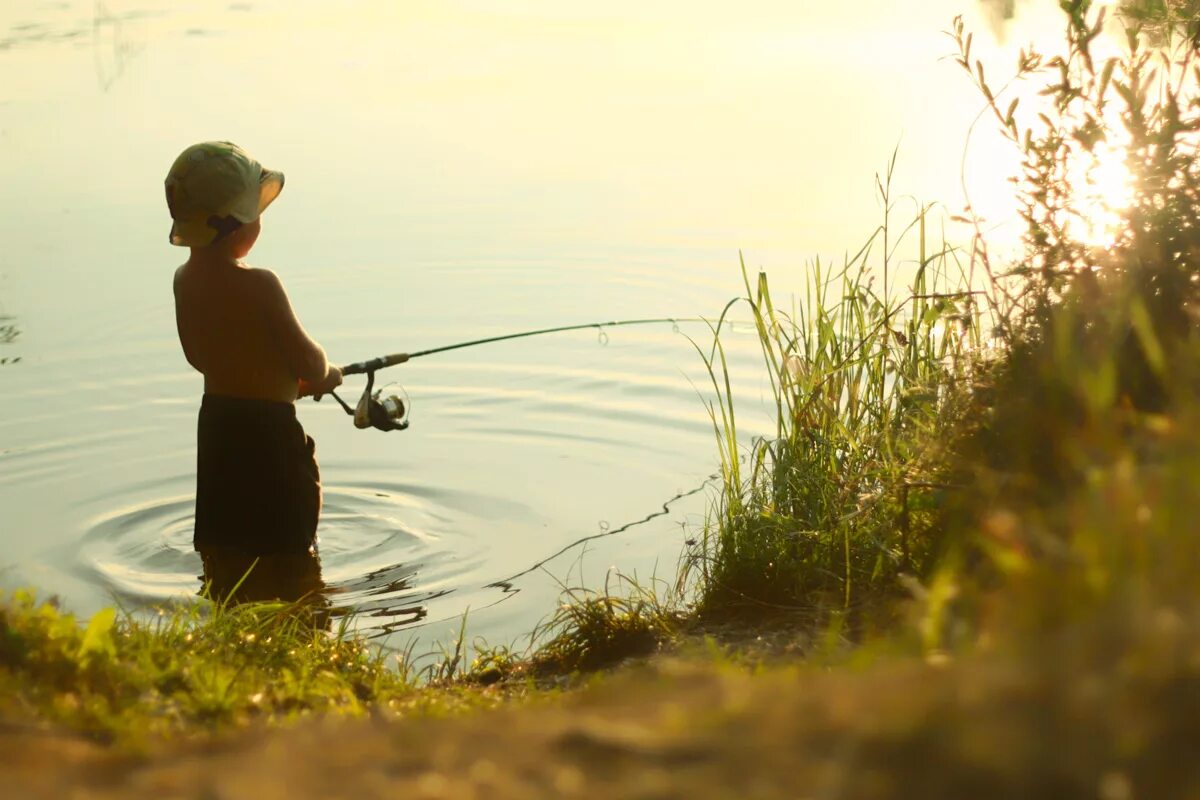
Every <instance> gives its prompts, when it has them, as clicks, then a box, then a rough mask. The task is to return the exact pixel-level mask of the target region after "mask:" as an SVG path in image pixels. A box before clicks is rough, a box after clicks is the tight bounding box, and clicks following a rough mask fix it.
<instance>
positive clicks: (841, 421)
mask: <svg viewBox="0 0 1200 800" xmlns="http://www.w3.org/2000/svg"><path fill="white" fill-rule="evenodd" d="M894 166H895V158H893V160H892V163H891V164H890V165H889V168H888V171H887V174H886V176H885V177H883V178H881V179H880V180H879V182H878V189H879V193H880V198H881V200H882V203H883V207H884V221H883V224H882V225H881V226H880V228H879V229H878V230H877V231H876V233H875V234H874V235H873V236H872V237H871V238H870V240H869V241H868V242H867V244H866V245H865V246H864V247H863V248H862V249H861V250H860V251H859V252H858V253H857V254H855V255H854V256H853V257H849V258H847V259H846V261H845V263H844V264H843V265H842V267H841V268H840V269H835V270H828V269H827V268H826V267H825V266H824V265H823V264H822V263H821V261H820V260H817V261H816V262H814V263H813V264H812V265H811V267H810V269H809V270H808V272H807V294H806V295H805V297H804V299H803V300H802V301H801V302H800V304H799V307H798V308H796V309H795V310H793V311H792V312H791V313H787V312H785V311H784V310H782V309H781V308H779V306H778V305H777V304H776V303H775V301H774V300H773V299H772V296H771V292H770V288H769V285H768V281H767V277H766V275H765V274H760V275H759V276H758V278H757V281H755V282H753V283H752V282H751V280H750V278H749V276H748V274H747V273H746V270H745V265H744V263H743V266H742V272H743V278H744V281H745V287H746V293H747V294H746V296H745V297H744V298H742V300H743V301H744V303H745V304H746V305H748V307H749V309H750V311H751V313H752V315H753V319H754V324H755V327H756V330H757V333H758V339H759V343H760V344H761V347H762V353H763V359H764V364H765V367H766V373H767V375H768V377H769V378H770V382H771V389H772V395H773V400H774V416H775V431H774V435H773V436H771V437H769V438H760V439H756V440H754V441H752V442H750V443H749V444H748V445H747V444H746V443H745V442H743V441H742V440H741V439H740V438H739V436H738V428H737V419H738V414H737V413H735V404H734V396H733V389H732V386H731V383H730V381H729V374H728V370H727V365H726V358H725V351H724V346H723V343H722V339H721V335H722V326H723V323H724V320H725V314H722V316H721V318H720V319H719V320H718V321H717V323H716V324H715V325H714V326H713V332H714V341H713V346H712V348H711V350H709V351H707V352H705V351H704V350H701V349H700V348H697V349H698V350H700V352H701V356H702V357H703V359H704V362H705V365H706V367H707V368H708V371H709V374H710V376H711V378H712V384H713V388H714V390H715V394H716V399H715V401H713V402H712V403H710V404H709V413H710V416H711V418H712V421H713V426H714V430H715V432H716V436H717V441H718V445H719V450H720V457H721V475H722V479H723V486H722V491H721V495H720V501H719V503H718V504H717V507H716V508H715V509H714V511H713V513H712V515H711V519H710V524H709V525H708V526H706V529H705V531H704V534H703V536H702V537H701V539H700V541H699V542H698V545H697V547H696V548H695V549H694V550H693V552H692V553H691V554H690V556H689V557H688V559H687V563H686V567H685V580H686V579H687V578H690V577H693V576H698V583H699V586H700V606H701V608H702V609H706V610H715V609H727V608H730V607H735V606H739V605H746V604H749V605H751V606H763V605H766V606H777V605H785V606H791V605H796V604H803V605H804V606H806V607H812V606H814V605H816V606H825V607H828V608H845V607H851V606H854V605H856V604H857V603H858V602H859V601H864V600H867V599H869V598H871V597H872V596H875V595H878V594H880V593H887V592H888V591H890V590H891V589H893V588H894V587H895V579H896V577H897V576H898V575H899V574H901V573H902V572H904V571H914V570H915V571H920V570H922V569H923V568H924V566H925V564H926V562H927V561H928V559H929V558H930V557H931V555H932V551H931V549H930V548H929V547H928V546H927V541H926V539H925V538H923V537H920V536H918V535H917V531H918V530H919V528H920V527H921V526H922V525H923V524H924V520H925V518H926V517H927V516H928V514H927V511H928V509H929V508H930V507H931V505H932V504H934V503H936V502H937V499H938V497H939V495H940V494H941V493H943V492H944V491H946V490H947V488H949V487H946V486H944V485H943V484H942V482H941V481H940V478H939V476H938V470H937V467H938V461H937V459H936V457H935V456H936V452H937V451H938V444H937V443H938V437H937V436H936V431H938V430H940V425H941V422H942V421H943V419H944V417H945V415H946V414H947V413H948V412H949V411H950V410H951V404H952V401H953V399H954V397H955V394H954V393H953V391H952V389H953V387H954V386H956V385H957V384H959V383H960V382H962V381H964V380H965V379H967V378H968V377H969V375H970V371H971V368H972V362H971V359H970V358H969V357H968V356H969V354H970V353H971V352H972V351H973V350H977V349H978V348H979V346H980V345H981V334H980V330H981V318H982V315H983V313H984V309H983V308H982V307H981V305H982V304H981V303H979V301H978V294H977V293H976V292H973V291H972V290H971V289H970V282H969V270H970V265H969V263H968V264H964V263H963V262H962V261H961V260H960V258H959V254H958V253H956V252H955V251H954V250H952V249H951V248H948V247H946V246H944V245H943V246H941V247H940V248H938V249H936V250H933V251H931V250H929V249H928V238H927V237H928V233H927V226H928V225H929V222H930V219H931V209H930V208H929V207H924V206H922V207H919V208H918V209H917V212H916V215H915V217H914V218H913V219H912V221H911V222H910V223H909V224H908V225H907V226H905V227H904V228H903V230H902V231H900V232H899V235H897V232H896V231H895V230H894V229H893V226H892V215H893V212H894V211H895V207H896V201H895V199H894V197H893V192H892V188H891V187H892V176H893V171H894ZM913 237H916V238H917V242H916V243H915V245H916V255H915V263H909V264H901V263H899V262H900V259H899V258H898V252H899V250H900V248H901V246H902V245H905V244H906V242H907V243H908V246H909V247H910V249H911V247H912V244H913V243H911V242H908V240H909V239H911V238H913ZM898 273H899V274H898ZM902 275H907V276H908V277H909V280H908V281H907V286H906V288H905V289H898V288H897V287H898V286H899V285H903V284H901V282H900V281H901V276H902ZM729 310H730V307H727V308H726V313H728V311H729Z"/></svg>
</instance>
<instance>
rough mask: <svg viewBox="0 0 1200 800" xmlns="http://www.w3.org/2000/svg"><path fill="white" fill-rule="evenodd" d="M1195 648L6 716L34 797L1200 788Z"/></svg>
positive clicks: (1085, 793) (10, 757)
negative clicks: (114, 732)
mask: <svg viewBox="0 0 1200 800" xmlns="http://www.w3.org/2000/svg"><path fill="white" fill-rule="evenodd" d="M1197 742H1200V666H1196V667H1195V669H1190V668H1189V669H1185V670H1183V671H1182V672H1179V671H1176V670H1166V671H1164V672H1163V673H1162V674H1159V675H1156V676H1155V678H1154V680H1153V681H1151V682H1150V683H1145V682H1136V681H1135V682H1128V681H1124V680H1122V679H1121V678H1120V676H1119V675H1113V674H1107V673H1103V674H1101V673H1097V674H1084V673H1077V672H1075V673H1068V672H1055V671H1054V670H1050V671H1049V672H1046V673H1045V674H1038V675H1031V674H1029V673H1028V671H1027V670H1025V671H1022V670H1020V669H1016V668H1010V667H1004V666H1003V665H1000V664H996V663H984V662H976V663H971V664H960V665H949V666H942V667H935V666H930V665H926V664H922V663H916V662H905V663H902V664H891V665H889V666H887V667H885V668H880V669H874V670H871V671H869V672H867V673H860V672H856V671H854V670H849V669H839V670H837V671H836V672H828V673H823V672H821V671H819V670H815V669H811V668H808V669H799V668H794V667H774V668H770V669H766V670H763V669H758V670H747V669H744V668H740V667H733V666H730V665H723V666H722V665H717V664H714V663H712V662H711V661H688V660H680V659H668V658H660V659H658V660H656V661H655V662H653V663H651V664H650V665H642V666H639V667H636V668H632V669H626V670H623V671H622V672H621V673H620V674H617V675H615V676H610V677H605V678H604V679H602V680H599V681H595V682H594V683H593V685H591V686H588V687H585V688H583V689H580V690H578V691H570V692H566V693H563V694H561V695H556V696H554V697H552V698H549V699H545V700H535V701H521V702H519V703H517V704H515V705H512V706H506V707H503V708H501V709H500V710H497V711H487V712H476V713H470V714H465V715H461V716H455V717H449V718H443V719H431V718H427V717H423V718H411V719H406V718H396V717H393V716H389V715H386V714H382V713H381V714H379V715H377V716H376V717H375V718H372V719H362V720H344V721H333V720H310V721H306V722H301V723H299V724H297V725H296V726H293V727H290V728H283V729H274V730H251V731H244V732H241V733H237V734H234V735H231V736H228V737H223V738H221V739H219V740H217V741H210V742H205V743H191V744H186V745H181V746H174V747H172V748H170V749H161V748H160V749H157V750H155V751H152V752H151V753H150V754H148V755H141V756H130V755H121V754H118V753H114V752H111V751H109V750H107V749H106V748H104V747H102V746H99V745H96V744H92V743H88V742H85V741H81V740H79V739H74V738H70V737H63V736H58V735H53V734H38V733H33V732H30V731H28V730H21V729H8V730H4V731H0V753H2V755H0V787H2V791H0V795H2V796H3V797H4V798H8V799H10V800H18V799H20V800H24V798H79V799H80V800H83V799H85V798H86V799H88V800H91V799H95V800H100V799H101V798H105V799H108V798H131V797H153V798H161V799H162V800H169V799H170V798H196V799H197V800H276V799H277V798H278V799H279V800H282V799H283V798H288V799H289V800H294V799H295V798H347V800H349V799H350V798H397V797H405V798H443V797H445V798H449V797H453V798H510V797H511V798H541V797H568V798H569V797H618V798H647V799H649V798H674V797H688V798H710V797H712V798H716V797H722V798H725V797H750V798H814V799H816V798H821V799H822V800H823V799H825V798H852V799H853V800H865V799H869V798H885V797H886V798H917V797H923V798H943V797H944V798H1042V797H1045V798H1074V797H1080V798H1084V797H1087V798H1098V799H1099V800H1131V799H1132V798H1135V797H1136V798H1174V797H1180V798H1200V763H1197V758H1196V753H1197V752H1200V750H1197V744H1196V743H1197Z"/></svg>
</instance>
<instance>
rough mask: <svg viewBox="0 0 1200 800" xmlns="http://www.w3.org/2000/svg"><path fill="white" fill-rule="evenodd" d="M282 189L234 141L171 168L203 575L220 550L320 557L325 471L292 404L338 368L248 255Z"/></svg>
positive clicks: (206, 145) (278, 177) (199, 148)
mask: <svg viewBox="0 0 1200 800" xmlns="http://www.w3.org/2000/svg"><path fill="white" fill-rule="evenodd" d="M282 189H283V175H282V174H281V173H278V172H273V171H271V170H266V169H263V167H262V165H260V164H259V163H258V162H257V161H255V160H254V159H253V158H251V157H250V155H249V154H248V153H246V151H245V150H243V149H241V148H240V147H238V146H237V145H235V144H231V143H230V142H203V143H201V144H197V145H193V146H192V147H189V148H188V149H186V150H184V151H183V153H182V154H181V155H180V156H179V158H177V159H176V160H175V163H174V164H173V165H172V166H171V170H170V172H169V173H168V174H167V180H166V191H167V206H168V207H169V209H170V212H171V218H172V220H174V224H173V225H172V227H171V238H170V241H171V244H174V245H178V246H181V247H189V248H191V255H190V256H189V257H188V260H187V262H186V263H184V264H183V266H181V267H179V269H177V270H176V271H175V321H176V325H177V327H178V330H179V342H180V344H181V345H183V352H184V355H185V357H186V358H187V360H188V363H189V364H191V365H192V366H193V367H195V368H196V369H197V370H198V371H199V372H201V373H203V375H204V397H203V399H202V401H201V406H200V415H199V424H198V426H197V448H196V449H197V459H196V523H195V534H194V539H193V543H194V545H195V547H196V549H197V550H199V551H200V552H201V555H202V556H203V557H204V562H205V572H206V574H211V573H212V572H213V571H214V570H215V569H216V568H217V564H216V563H210V561H211V560H212V559H211V558H210V556H213V554H224V555H222V559H224V560H228V554H229V553H231V552H232V553H236V554H240V555H249V556H260V555H276V554H279V555H282V554H287V555H295V556H303V555H306V554H314V555H315V552H316V531H317V519H318V517H319V515H320V511H321V484H320V475H319V473H318V471H317V462H316V458H315V447H314V443H313V440H312V439H311V438H310V437H308V436H306V435H305V433H304V430H303V429H302V428H301V427H300V423H299V421H297V419H296V407H295V401H296V399H297V398H299V397H304V396H305V395H310V394H312V395H320V394H321V393H323V392H328V391H330V390H332V389H334V388H335V387H337V386H339V385H340V384H341V382H342V373H341V370H340V369H338V368H337V367H335V366H332V365H330V364H329V363H328V361H327V360H326V358H325V351H324V350H323V349H322V348H321V346H320V345H319V344H317V343H316V342H315V341H313V340H312V338H310V337H309V335H308V334H307V333H306V332H305V331H304V328H303V327H301V325H300V322H299V320H297V319H296V314H295V312H294V311H293V310H292V306H291V303H290V302H289V300H288V296H287V293H286V292H285V291H284V288H283V284H282V283H281V282H280V280H279V278H278V277H277V276H276V275H275V273H273V272H271V271H270V270H265V269H257V268H252V267H248V266H246V265H245V264H243V263H242V262H241V259H242V258H243V257H245V256H246V254H247V253H249V252H250V249H251V248H252V247H253V246H254V242H255V240H256V239H257V238H258V234H259V231H260V230H261V226H262V222H261V219H260V215H261V214H262V212H263V210H264V209H266V207H267V206H269V205H270V204H271V203H272V202H273V201H274V200H275V198H276V197H278V196H279V193H280V191H282ZM213 557H215V556H213ZM222 582H223V581H222Z"/></svg>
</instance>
